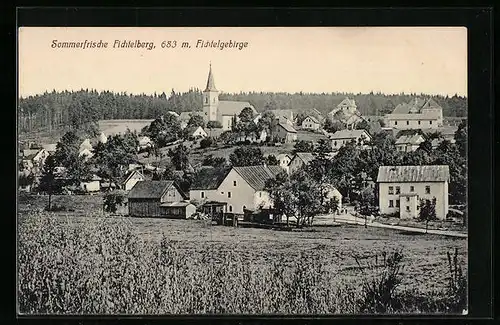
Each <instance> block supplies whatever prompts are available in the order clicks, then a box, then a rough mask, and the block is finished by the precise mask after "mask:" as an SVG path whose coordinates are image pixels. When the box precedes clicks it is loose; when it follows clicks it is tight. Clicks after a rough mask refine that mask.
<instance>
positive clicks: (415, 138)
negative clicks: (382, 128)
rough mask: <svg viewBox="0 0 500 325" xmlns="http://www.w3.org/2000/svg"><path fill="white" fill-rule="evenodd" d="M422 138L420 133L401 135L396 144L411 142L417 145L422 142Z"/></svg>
mask: <svg viewBox="0 0 500 325" xmlns="http://www.w3.org/2000/svg"><path fill="white" fill-rule="evenodd" d="M424 141H425V140H424V138H423V137H422V136H421V135H420V134H413V135H402V136H400V137H399V138H398V139H397V140H396V144H413V145H417V144H420V143H422V142H424Z"/></svg>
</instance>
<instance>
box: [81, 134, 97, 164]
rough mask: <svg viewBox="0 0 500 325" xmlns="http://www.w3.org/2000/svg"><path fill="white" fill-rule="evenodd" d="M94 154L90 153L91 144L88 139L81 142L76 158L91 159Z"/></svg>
mask: <svg viewBox="0 0 500 325" xmlns="http://www.w3.org/2000/svg"><path fill="white" fill-rule="evenodd" d="M93 155H94V154H93V153H92V144H91V143H90V140H89V139H85V140H83V142H82V143H81V144H80V149H79V150H78V157H82V158H83V159H85V160H88V159H90V158H92V156H93Z"/></svg>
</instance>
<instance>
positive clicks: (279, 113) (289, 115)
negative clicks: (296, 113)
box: [266, 109, 293, 121]
mask: <svg viewBox="0 0 500 325" xmlns="http://www.w3.org/2000/svg"><path fill="white" fill-rule="evenodd" d="M266 112H271V113H273V114H274V117H276V118H279V117H284V118H286V119H288V120H290V121H293V111H292V110H291V109H271V110H268V111H266Z"/></svg>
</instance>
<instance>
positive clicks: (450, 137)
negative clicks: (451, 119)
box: [422, 125, 458, 143]
mask: <svg viewBox="0 0 500 325" xmlns="http://www.w3.org/2000/svg"><path fill="white" fill-rule="evenodd" d="M457 130H458V127H456V126H448V125H446V126H442V127H438V128H434V129H422V132H423V133H424V134H425V135H428V136H430V135H432V134H435V133H438V134H439V138H441V139H442V140H447V141H449V142H450V143H455V133H456V132H457Z"/></svg>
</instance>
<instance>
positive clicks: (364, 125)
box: [356, 119, 370, 132]
mask: <svg viewBox="0 0 500 325" xmlns="http://www.w3.org/2000/svg"><path fill="white" fill-rule="evenodd" d="M356 130H366V131H367V132H370V124H368V122H367V121H366V120H364V119H363V120H361V121H360V122H359V123H357V124H356Z"/></svg>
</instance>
